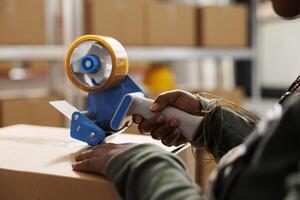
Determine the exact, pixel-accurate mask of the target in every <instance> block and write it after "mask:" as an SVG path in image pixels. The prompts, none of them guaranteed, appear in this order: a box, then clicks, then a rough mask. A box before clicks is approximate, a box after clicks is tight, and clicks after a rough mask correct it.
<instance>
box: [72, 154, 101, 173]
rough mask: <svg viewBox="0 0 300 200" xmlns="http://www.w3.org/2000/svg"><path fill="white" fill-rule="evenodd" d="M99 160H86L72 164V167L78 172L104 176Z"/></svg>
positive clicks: (95, 158)
mask: <svg viewBox="0 0 300 200" xmlns="http://www.w3.org/2000/svg"><path fill="white" fill-rule="evenodd" d="M99 160H100V159H99V158H97V157H93V158H90V159H85V160H83V161H79V162H75V163H74V164H72V167H73V169H74V170H77V171H85V172H93V173H98V174H102V173H103V172H102V170H101V168H102V167H101V162H99Z"/></svg>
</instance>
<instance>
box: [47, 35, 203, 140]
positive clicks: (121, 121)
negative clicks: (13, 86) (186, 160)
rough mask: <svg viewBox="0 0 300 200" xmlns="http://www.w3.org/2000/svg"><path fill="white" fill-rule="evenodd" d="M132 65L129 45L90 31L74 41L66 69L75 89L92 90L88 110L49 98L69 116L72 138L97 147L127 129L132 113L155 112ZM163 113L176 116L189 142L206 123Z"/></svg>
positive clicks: (173, 112) (172, 111)
mask: <svg viewBox="0 0 300 200" xmlns="http://www.w3.org/2000/svg"><path fill="white" fill-rule="evenodd" d="M128 66H129V65H128V57H127V53H126V51H125V48H124V47H123V46H122V44H121V43H120V42H118V41H117V40H115V39H113V38H111V37H104V36H97V35H86V36H82V37H80V38H78V39H77V40H75V41H74V42H73V44H72V45H71V46H70V48H69V50H68V53H67V56H66V62H65V72H66V75H67V77H68V78H69V80H70V81H71V82H72V83H73V85H74V86H75V87H77V88H79V89H80V90H83V91H85V92H88V99H87V107H86V111H78V110H77V109H76V108H74V107H73V106H72V105H70V104H68V103H67V102H65V101H56V102H50V104H52V105H53V106H54V107H55V108H56V109H58V110H59V111H60V112H62V113H63V114H65V115H66V116H67V117H68V118H70V120H71V137H72V138H75V139H78V140H80V141H83V142H86V143H88V144H89V145H97V144H100V143H102V142H103V141H104V140H105V138H106V137H108V136H110V135H112V134H114V133H119V132H122V131H123V130H125V129H126V128H127V127H129V126H130V124H131V116H132V115H133V114H140V115H142V116H143V117H144V118H145V119H148V118H151V117H153V116H154V115H156V114H157V113H153V112H151V111H150V110H149V107H150V105H151V104H152V103H153V100H152V99H148V98H146V97H145V93H144V91H143V90H142V89H141V88H140V87H139V86H138V85H137V84H136V83H135V82H134V81H133V80H132V79H131V78H130V76H129V75H128ZM68 108H69V109H68ZM162 114H164V115H165V116H166V117H167V118H171V117H175V118H178V120H179V122H180V125H179V128H180V129H181V132H182V133H183V135H184V136H185V137H186V138H187V139H188V140H190V141H191V140H193V138H194V136H195V134H196V131H197V128H198V126H199V124H200V123H201V121H202V117H200V116H194V115H190V114H188V113H186V112H183V111H181V110H178V109H176V108H174V107H167V108H166V109H164V110H163V111H162Z"/></svg>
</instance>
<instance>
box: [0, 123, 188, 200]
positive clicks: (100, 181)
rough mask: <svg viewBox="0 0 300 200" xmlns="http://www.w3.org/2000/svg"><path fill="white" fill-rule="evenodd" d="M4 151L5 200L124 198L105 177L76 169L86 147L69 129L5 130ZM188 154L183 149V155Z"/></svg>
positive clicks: (140, 139) (1, 134)
mask: <svg viewBox="0 0 300 200" xmlns="http://www.w3.org/2000/svg"><path fill="white" fill-rule="evenodd" d="M112 142H114V143H120V142H136V143H145V142H150V143H153V142H154V143H155V144H158V145H160V143H159V142H157V141H154V140H151V139H150V138H149V137H145V136H137V135H126V134H120V135H117V136H116V137H115V138H114V139H112ZM160 146H162V145H160ZM162 147H163V146H162ZM0 148H1V154H0V160H1V162H0V180H1V181H0V188H1V192H0V199H1V200H17V199H22V200H27V199H28V200H40V199H43V200H54V199H55V200H65V199H72V200H82V199H99V198H101V199H110V200H114V199H120V198H119V196H118V194H117V192H116V190H115V188H114V186H113V185H112V184H111V183H110V182H109V181H107V180H106V179H105V178H104V177H102V176H98V175H92V174H88V173H82V172H75V171H73V170H72V168H71V163H72V162H73V161H74V156H75V155H76V154H78V153H79V152H80V151H82V149H83V148H86V145H85V144H83V143H81V142H78V141H76V140H73V139H71V138H70V137H69V130H68V129H63V128H49V127H39V126H28V125H17V126H11V127H7V128H2V129H0ZM164 148H166V150H168V151H172V150H174V148H168V147H164ZM186 151H187V148H185V149H181V152H180V153H183V152H186Z"/></svg>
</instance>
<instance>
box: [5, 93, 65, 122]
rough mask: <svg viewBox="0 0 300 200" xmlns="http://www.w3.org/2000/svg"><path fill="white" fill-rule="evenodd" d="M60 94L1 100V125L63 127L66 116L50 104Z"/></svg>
mask: <svg viewBox="0 0 300 200" xmlns="http://www.w3.org/2000/svg"><path fill="white" fill-rule="evenodd" d="M58 99H61V97H59V96H49V97H40V98H32V97H31V98H29V97H28V98H25V97H24V98H16V99H13V98H9V99H3V100H0V116H1V117H0V126H2V127H4V126H9V125H14V124H19V123H23V124H25V123H26V124H34V125H44V126H46V125H47V126H58V127H63V125H64V117H63V116H62V115H61V114H60V113H58V112H57V111H56V110H55V109H53V108H52V107H51V106H50V105H49V101H52V100H58Z"/></svg>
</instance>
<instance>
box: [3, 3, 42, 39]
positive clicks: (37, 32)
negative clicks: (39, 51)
mask: <svg viewBox="0 0 300 200" xmlns="http://www.w3.org/2000/svg"><path fill="white" fill-rule="evenodd" d="M44 13H45V12H44V1H41V0H38V1H37V0H26V1H23V0H0V43H1V44H42V43H45V35H46V33H45V23H44V22H45V16H44Z"/></svg>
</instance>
